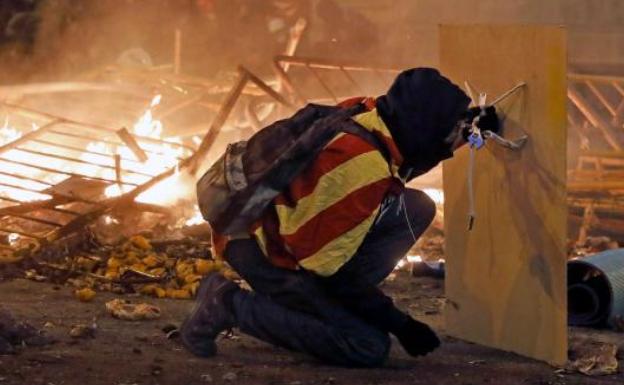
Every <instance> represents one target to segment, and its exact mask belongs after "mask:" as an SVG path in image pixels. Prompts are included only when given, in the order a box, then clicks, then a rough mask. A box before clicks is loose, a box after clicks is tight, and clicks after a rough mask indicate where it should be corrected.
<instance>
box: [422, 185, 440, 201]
mask: <svg viewBox="0 0 624 385" xmlns="http://www.w3.org/2000/svg"><path fill="white" fill-rule="evenodd" d="M423 192H424V193H425V194H427V195H428V196H429V198H431V200H433V201H434V202H435V204H437V205H441V204H444V191H442V190H440V189H437V188H426V189H423Z"/></svg>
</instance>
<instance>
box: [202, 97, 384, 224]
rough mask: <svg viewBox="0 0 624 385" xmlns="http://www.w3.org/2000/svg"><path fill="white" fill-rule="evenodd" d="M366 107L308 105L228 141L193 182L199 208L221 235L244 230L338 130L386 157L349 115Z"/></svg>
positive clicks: (373, 138) (373, 136) (373, 137)
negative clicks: (217, 156) (249, 133)
mask: <svg viewBox="0 0 624 385" xmlns="http://www.w3.org/2000/svg"><path fill="white" fill-rule="evenodd" d="M364 111H365V106H364V105H363V104H357V105H355V106H352V107H349V108H341V107H334V106H324V105H318V104H308V105H307V106H305V107H304V108H302V109H300V110H299V111H297V112H296V113H295V114H294V115H293V116H291V117H290V118H287V119H283V120H279V121H277V122H275V123H273V124H271V125H269V126H267V127H265V128H263V129H262V130H260V131H258V132H257V133H255V134H254V135H253V136H252V137H251V138H250V139H249V140H246V141H244V140H243V141H239V142H235V143H231V144H229V145H228V147H227V149H226V150H225V152H224V154H223V155H222V156H221V157H219V159H217V161H216V162H214V163H213V164H212V166H211V167H210V168H209V169H208V171H206V173H205V174H204V175H203V176H202V177H201V178H200V179H199V181H198V182H197V201H198V205H199V210H200V212H201V214H202V216H203V217H204V219H206V220H207V221H208V222H209V223H210V226H211V227H212V229H213V230H214V231H216V232H218V233H220V234H223V235H229V236H232V235H240V234H246V233H247V232H248V231H249V228H250V226H251V225H252V224H253V223H254V222H256V221H257V220H258V219H259V218H260V217H261V216H262V214H263V212H264V210H265V208H266V207H267V206H268V205H269V204H270V203H271V202H272V201H273V199H274V198H275V197H277V196H278V195H279V194H280V193H281V192H282V191H283V190H284V189H285V188H286V187H288V185H289V184H290V182H291V181H292V180H293V179H294V178H295V177H296V176H297V175H298V174H299V173H300V172H302V171H303V170H304V169H305V167H306V166H308V165H309V164H310V163H311V162H312V161H314V159H316V157H317V155H318V154H319V153H320V152H321V151H322V150H323V148H324V147H325V146H326V145H327V144H328V143H329V142H330V141H331V140H332V139H333V138H334V137H335V136H336V135H337V134H338V133H340V132H348V133H352V134H355V135H358V136H360V137H362V138H363V139H365V140H366V141H367V142H369V143H370V144H372V145H374V146H375V147H376V148H377V149H378V150H379V151H380V152H381V153H382V155H383V156H384V158H385V159H386V160H387V161H389V160H390V156H389V151H388V150H387V148H386V146H385V144H383V143H382V142H381V140H379V139H378V138H377V137H376V136H375V135H374V134H373V133H371V132H370V131H368V130H366V129H365V128H363V127H362V126H360V125H359V124H357V123H356V122H355V121H353V120H352V119H351V117H352V116H354V115H357V114H359V113H361V112H364Z"/></svg>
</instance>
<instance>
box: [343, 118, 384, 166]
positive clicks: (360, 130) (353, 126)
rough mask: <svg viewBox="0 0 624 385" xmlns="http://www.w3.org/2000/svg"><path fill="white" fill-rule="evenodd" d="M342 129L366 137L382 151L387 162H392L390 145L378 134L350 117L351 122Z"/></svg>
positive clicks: (366, 139) (369, 142)
mask: <svg viewBox="0 0 624 385" xmlns="http://www.w3.org/2000/svg"><path fill="white" fill-rule="evenodd" d="M340 131H342V132H345V133H347V134H353V135H357V136H359V137H360V138H362V139H364V140H365V141H367V142H368V144H370V145H372V146H373V147H375V148H376V149H377V150H378V151H379V152H380V153H381V155H382V156H383V157H384V159H385V160H386V162H388V164H391V163H392V156H391V155H390V149H388V146H386V144H385V143H384V142H383V141H382V140H381V139H379V137H378V136H377V135H375V134H373V133H372V132H370V131H369V130H367V129H366V128H364V127H362V126H361V125H360V124H358V123H357V122H356V121H354V120H352V119H350V120H349V122H347V123H346V124H344V125H343V126H342V127H341V130H340Z"/></svg>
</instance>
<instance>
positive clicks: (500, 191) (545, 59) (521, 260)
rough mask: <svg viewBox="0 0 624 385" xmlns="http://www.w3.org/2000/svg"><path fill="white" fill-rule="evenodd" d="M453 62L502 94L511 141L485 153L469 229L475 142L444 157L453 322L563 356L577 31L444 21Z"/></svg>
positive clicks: (446, 69) (527, 350) (444, 55)
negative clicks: (570, 101)
mask: <svg viewBox="0 0 624 385" xmlns="http://www.w3.org/2000/svg"><path fill="white" fill-rule="evenodd" d="M440 68H441V72H442V73H443V74H445V75H446V76H448V77H449V78H450V79H452V80H453V81H454V82H455V83H457V84H461V85H463V84H464V81H466V80H468V81H469V82H470V83H471V84H472V85H473V86H474V88H477V89H478V91H481V92H487V93H488V95H491V96H490V97H489V100H490V101H492V100H493V99H494V97H493V96H496V95H500V94H501V93H503V92H504V91H505V90H507V89H509V88H511V87H512V86H514V85H516V84H518V83H519V82H521V81H525V82H526V83H527V87H525V89H524V90H523V91H522V92H520V93H519V94H516V95H515V96H513V97H511V98H510V99H507V100H506V101H505V102H504V103H503V104H502V105H501V107H502V109H503V110H504V111H505V113H506V116H507V119H506V121H505V131H504V135H503V136H505V137H507V138H512V139H513V138H515V137H518V136H520V135H521V134H522V133H523V132H526V133H527V134H528V135H529V141H528V144H527V145H526V146H525V147H524V148H523V149H522V150H520V151H517V152H515V151H511V150H508V149H505V148H502V147H500V146H497V145H496V144H494V143H488V144H487V145H486V147H485V148H482V149H481V150H479V151H478V152H477V154H476V160H475V177H474V193H475V197H476V199H475V200H476V214H477V218H476V222H475V225H474V229H473V230H472V231H471V232H468V231H467V213H468V190H467V179H466V173H467V167H468V161H469V152H468V149H467V148H463V149H461V150H460V151H458V152H457V153H456V154H455V157H454V158H453V159H451V160H449V161H447V162H445V164H444V175H443V180H444V193H445V206H444V212H445V231H446V253H447V258H448V260H447V262H448V263H447V277H446V294H447V297H448V303H447V306H446V314H447V328H448V331H449V333H450V334H451V335H454V336H456V337H459V338H461V339H465V340H469V341H473V342H476V343H479V344H483V345H487V346H491V347H496V348H500V349H503V350H508V351H512V352H516V353H519V354H522V355H525V356H528V357H532V358H536V359H539V360H543V361H547V362H549V363H552V364H563V363H564V362H565V361H566V359H567V327H566V322H567V319H566V312H567V302H566V255H565V245H566V215H567V214H566V203H565V202H566V200H565V198H566V185H565V178H566V35H565V31H564V30H563V29H562V28H559V27H550V26H479V25H476V26H475V25H472V26H458V25H448V26H441V27H440Z"/></svg>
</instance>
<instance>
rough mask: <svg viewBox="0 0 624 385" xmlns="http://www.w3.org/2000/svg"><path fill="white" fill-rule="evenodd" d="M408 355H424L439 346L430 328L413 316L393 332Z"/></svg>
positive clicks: (438, 341)
mask: <svg viewBox="0 0 624 385" xmlns="http://www.w3.org/2000/svg"><path fill="white" fill-rule="evenodd" d="M394 335H395V336H396V337H397V339H398V340H399V342H400V343H401V345H402V346H403V349H405V351H406V352H407V353H408V354H409V355H410V356H414V357H416V356H424V355H425V354H427V353H431V352H432V351H434V350H435V349H436V348H437V347H438V346H440V339H438V336H436V334H435V332H434V331H433V330H431V328H430V327H429V326H427V325H425V324H424V323H422V322H418V321H416V320H415V319H413V318H411V317H410V318H409V320H408V321H407V322H406V323H405V324H404V325H403V326H402V327H401V328H400V329H399V330H398V331H397V332H396V333H395V334H394Z"/></svg>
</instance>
